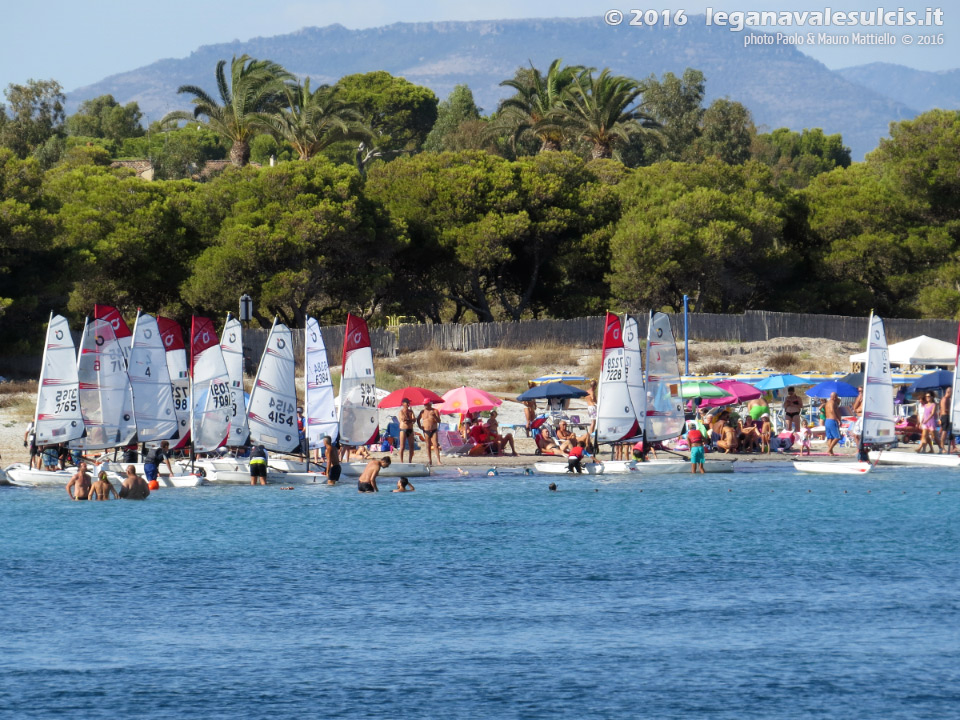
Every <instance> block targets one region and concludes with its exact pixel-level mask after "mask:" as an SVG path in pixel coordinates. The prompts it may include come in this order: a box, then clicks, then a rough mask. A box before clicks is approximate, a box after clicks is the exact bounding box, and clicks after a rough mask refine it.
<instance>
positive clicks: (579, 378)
mask: <svg viewBox="0 0 960 720" xmlns="http://www.w3.org/2000/svg"><path fill="white" fill-rule="evenodd" d="M588 380H590V378H588V377H587V376H586V375H567V374H566V373H549V374H547V375H541V376H540V377H538V378H534V379H533V380H531V381H530V382H532V383H533V384H534V385H546V384H547V383H555V382H561V383H585V382H587V381H588Z"/></svg>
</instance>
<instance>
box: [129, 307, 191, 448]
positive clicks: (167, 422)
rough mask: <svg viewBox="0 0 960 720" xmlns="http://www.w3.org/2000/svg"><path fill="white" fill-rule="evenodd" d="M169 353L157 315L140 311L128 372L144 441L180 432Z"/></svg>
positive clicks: (141, 439)
mask: <svg viewBox="0 0 960 720" xmlns="http://www.w3.org/2000/svg"><path fill="white" fill-rule="evenodd" d="M166 354H167V353H166V350H165V349H164V345H163V338H162V337H161V335H160V329H159V327H158V326H157V320H156V318H154V317H153V316H152V315H147V314H141V313H137V320H136V322H135V323H134V325H133V345H132V346H131V350H130V357H129V360H128V366H127V374H128V375H129V376H130V386H131V387H132V388H133V411H134V415H135V416H136V419H137V439H138V440H139V441H140V442H143V443H147V442H151V443H152V442H157V441H160V440H169V439H170V438H174V437H178V434H179V424H178V423H177V413H176V410H175V408H174V406H173V388H172V387H171V385H170V372H169V370H168V369H167V358H166Z"/></svg>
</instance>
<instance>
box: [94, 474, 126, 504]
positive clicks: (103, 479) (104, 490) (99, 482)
mask: <svg viewBox="0 0 960 720" xmlns="http://www.w3.org/2000/svg"><path fill="white" fill-rule="evenodd" d="M110 493H113V496H114V497H115V498H116V499H117V500H119V499H120V496H119V495H117V491H116V490H114V489H113V485H111V484H110V481H109V480H107V474H106V473H105V472H101V473H100V476H99V477H98V478H97V479H96V481H95V482H94V483H93V485H92V486H91V487H90V495H89V497H88V498H87V499H89V500H109V499H110Z"/></svg>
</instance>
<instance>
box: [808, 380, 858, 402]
mask: <svg viewBox="0 0 960 720" xmlns="http://www.w3.org/2000/svg"><path fill="white" fill-rule="evenodd" d="M830 393H836V394H837V396H838V397H848V398H850V397H856V396H857V388H856V387H855V386H853V385H851V384H850V383H845V382H844V381H843V380H824V381H823V382H822V383H819V384H817V385H814V386H813V387H812V388H810V389H809V390H807V397H812V398H828V397H830Z"/></svg>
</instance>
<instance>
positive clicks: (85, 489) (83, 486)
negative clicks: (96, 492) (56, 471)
mask: <svg viewBox="0 0 960 720" xmlns="http://www.w3.org/2000/svg"><path fill="white" fill-rule="evenodd" d="M90 484H91V483H90V473H88V472H87V464H86V463H85V462H82V463H80V467H78V468H77V472H75V473H74V475H73V477H72V478H70V482H68V483H67V495H69V496H70V499H71V500H86V499H87V498H88V497H89V496H90Z"/></svg>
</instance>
